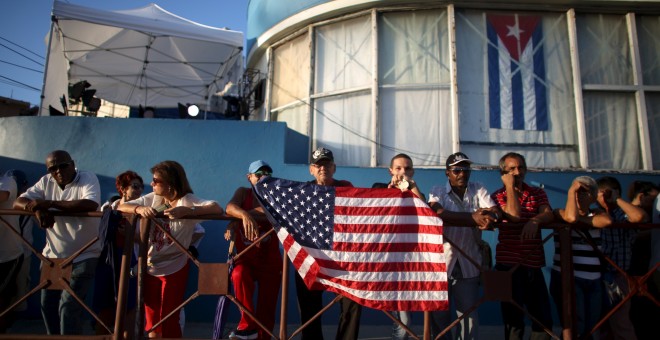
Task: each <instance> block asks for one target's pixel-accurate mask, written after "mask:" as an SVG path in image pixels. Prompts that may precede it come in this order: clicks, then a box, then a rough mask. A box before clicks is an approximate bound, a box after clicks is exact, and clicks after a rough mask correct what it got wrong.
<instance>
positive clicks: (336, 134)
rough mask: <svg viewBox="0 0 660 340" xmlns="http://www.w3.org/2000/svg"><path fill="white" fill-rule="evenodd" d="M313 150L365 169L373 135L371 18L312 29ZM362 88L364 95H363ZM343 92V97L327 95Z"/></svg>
mask: <svg viewBox="0 0 660 340" xmlns="http://www.w3.org/2000/svg"><path fill="white" fill-rule="evenodd" d="M315 35H316V48H315V61H316V65H315V73H314V79H315V81H314V83H315V86H314V93H315V94H316V95H317V98H316V99H314V111H313V113H312V116H313V126H314V128H313V133H312V136H313V139H314V143H313V144H314V146H315V147H320V146H325V147H328V148H330V149H331V150H332V151H333V152H334V156H335V162H336V163H337V164H339V165H349V166H370V165H371V157H372V156H371V147H372V145H373V143H374V142H375V138H374V136H373V132H372V131H373V124H374V123H373V118H372V116H373V114H372V112H371V101H372V99H371V91H370V90H369V89H368V88H369V86H370V84H371V82H372V81H373V76H372V72H371V70H372V62H371V60H372V55H373V53H372V46H373V45H372V41H371V40H372V39H371V19H370V17H369V16H364V17H359V18H354V19H350V20H345V21H340V22H336V23H332V24H328V25H324V26H321V27H318V28H317V29H316V30H315ZM365 88H366V90H365ZM340 90H348V91H350V92H349V93H348V94H341V95H337V94H333V93H332V92H333V91H340Z"/></svg>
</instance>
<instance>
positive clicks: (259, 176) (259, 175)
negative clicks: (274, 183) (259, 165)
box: [254, 170, 273, 178]
mask: <svg viewBox="0 0 660 340" xmlns="http://www.w3.org/2000/svg"><path fill="white" fill-rule="evenodd" d="M272 174H273V173H272V172H268V171H261V170H259V171H257V172H255V173H254V175H255V176H257V178H261V177H263V176H270V175H272Z"/></svg>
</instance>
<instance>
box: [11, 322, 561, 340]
mask: <svg viewBox="0 0 660 340" xmlns="http://www.w3.org/2000/svg"><path fill="white" fill-rule="evenodd" d="M233 327H235V325H233V324H230V325H227V330H226V334H227V333H229V331H230V330H231V329H232V328H233ZM295 327H297V325H291V326H289V327H288V334H291V333H293V330H294V328H295ZM413 330H414V331H415V332H416V333H417V334H418V335H419V336H420V337H421V336H422V333H423V327H422V325H421V324H420V325H417V324H416V325H414V326H413ZM559 331H560V330H559V329H555V332H556V334H559V333H558V332H559ZM278 332H279V331H278V330H277V329H276V331H275V333H274V334H275V335H278ZM335 332H336V325H327V326H324V327H323V335H324V338H325V339H334V338H335ZM502 332H503V330H502V326H481V327H480V328H479V337H480V338H481V339H487V340H490V339H503V338H504V336H503V334H502ZM8 333H14V334H45V333H46V332H45V329H44V326H43V322H42V321H41V320H18V321H17V322H16V323H14V325H13V327H12V328H11V329H10V331H9V332H8ZM212 333H213V324H210V323H187V324H186V326H185V329H184V337H185V338H188V339H210V338H211V336H212ZM85 334H94V333H93V330H92V328H91V326H89V328H88V329H86V330H85ZM526 334H529V330H528V331H527V332H526ZM296 338H299V337H298V336H297V337H296ZM390 338H391V325H362V326H361V327H360V339H362V340H386V339H390Z"/></svg>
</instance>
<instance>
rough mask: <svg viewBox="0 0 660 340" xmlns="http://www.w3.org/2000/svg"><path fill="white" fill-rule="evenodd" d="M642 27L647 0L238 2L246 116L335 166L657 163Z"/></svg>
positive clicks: (652, 15)
mask: <svg viewBox="0 0 660 340" xmlns="http://www.w3.org/2000/svg"><path fill="white" fill-rule="evenodd" d="M658 36H660V2H659V1H549V2H543V3H542V4H540V3H539V4H537V3H534V2H530V1H526V2H514V1H491V2H483V1H481V2H480V1H456V2H444V1H412V2H411V1H387V0H381V1H368V0H363V1H358V0H335V1H318V0H316V1H314V0H307V1H292V2H286V3H283V2H281V1H276V0H251V1H250V4H249V8H248V32H247V48H248V50H247V52H248V58H247V68H248V69H251V70H257V71H258V72H259V73H260V74H261V77H262V78H263V79H265V86H264V91H263V92H264V95H263V96H264V97H263V98H262V99H263V104H261V105H260V106H259V107H258V108H257V109H256V110H254V111H253V112H252V117H251V118H252V119H258V120H266V121H281V122H286V123H287V126H288V127H290V128H292V129H293V130H295V131H297V132H299V133H301V134H303V135H306V136H309V137H310V148H315V147H318V146H326V147H329V148H331V149H333V150H341V152H337V153H336V154H337V162H338V164H340V165H346V166H361V167H374V166H383V165H388V163H389V160H390V158H391V157H392V156H393V155H395V154H397V153H400V152H405V153H408V154H409V155H411V156H412V157H413V159H414V161H415V164H416V165H417V166H427V167H434V166H440V165H442V164H444V161H445V159H446V157H447V156H448V155H450V154H451V153H453V152H455V151H457V150H461V151H464V152H466V153H468V154H469V155H470V157H471V158H473V159H475V160H476V161H477V162H478V163H480V164H481V165H483V166H486V167H487V166H494V165H496V164H497V161H498V159H499V157H500V156H501V155H502V154H504V153H505V152H508V151H517V152H520V153H522V154H523V155H525V157H526V158H527V161H528V165H529V166H530V167H536V168H542V169H573V168H577V169H598V170H624V171H638V170H646V171H652V170H660V40H659V39H658ZM254 92H260V91H253V93H254ZM259 102H261V101H259Z"/></svg>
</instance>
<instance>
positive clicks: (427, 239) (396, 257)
mask: <svg viewBox="0 0 660 340" xmlns="http://www.w3.org/2000/svg"><path fill="white" fill-rule="evenodd" d="M255 192H256V193H257V196H258V197H259V201H260V202H261V203H262V204H263V205H264V207H265V208H266V211H267V212H268V214H269V215H270V216H269V217H270V218H271V219H272V221H273V225H274V226H275V228H276V229H277V235H278V238H279V239H280V241H281V242H282V244H283V245H284V250H285V252H286V254H287V256H288V257H289V258H290V259H291V261H292V263H293V265H294V267H295V268H296V270H297V271H298V274H299V275H301V277H302V278H303V280H304V281H305V284H306V285H307V286H308V288H310V289H325V290H328V291H332V292H335V293H338V294H342V295H344V296H347V297H348V298H351V299H353V300H355V301H356V302H358V303H360V304H363V305H365V306H367V307H371V308H377V309H384V310H412V311H432V310H442V309H446V308H447V274H446V265H445V258H444V254H443V246H442V243H443V239H442V220H440V218H438V217H437V216H436V214H435V212H434V211H433V210H431V209H430V208H429V207H428V206H427V205H426V203H425V202H424V201H422V200H421V199H419V198H418V197H416V196H415V195H413V194H412V193H410V192H403V193H402V192H401V191H400V190H398V189H360V188H344V187H337V188H334V187H325V186H318V185H314V184H310V183H300V182H292V181H288V180H283V179H277V178H270V177H264V178H263V179H262V180H261V181H260V182H259V183H257V185H256V186H255Z"/></svg>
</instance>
